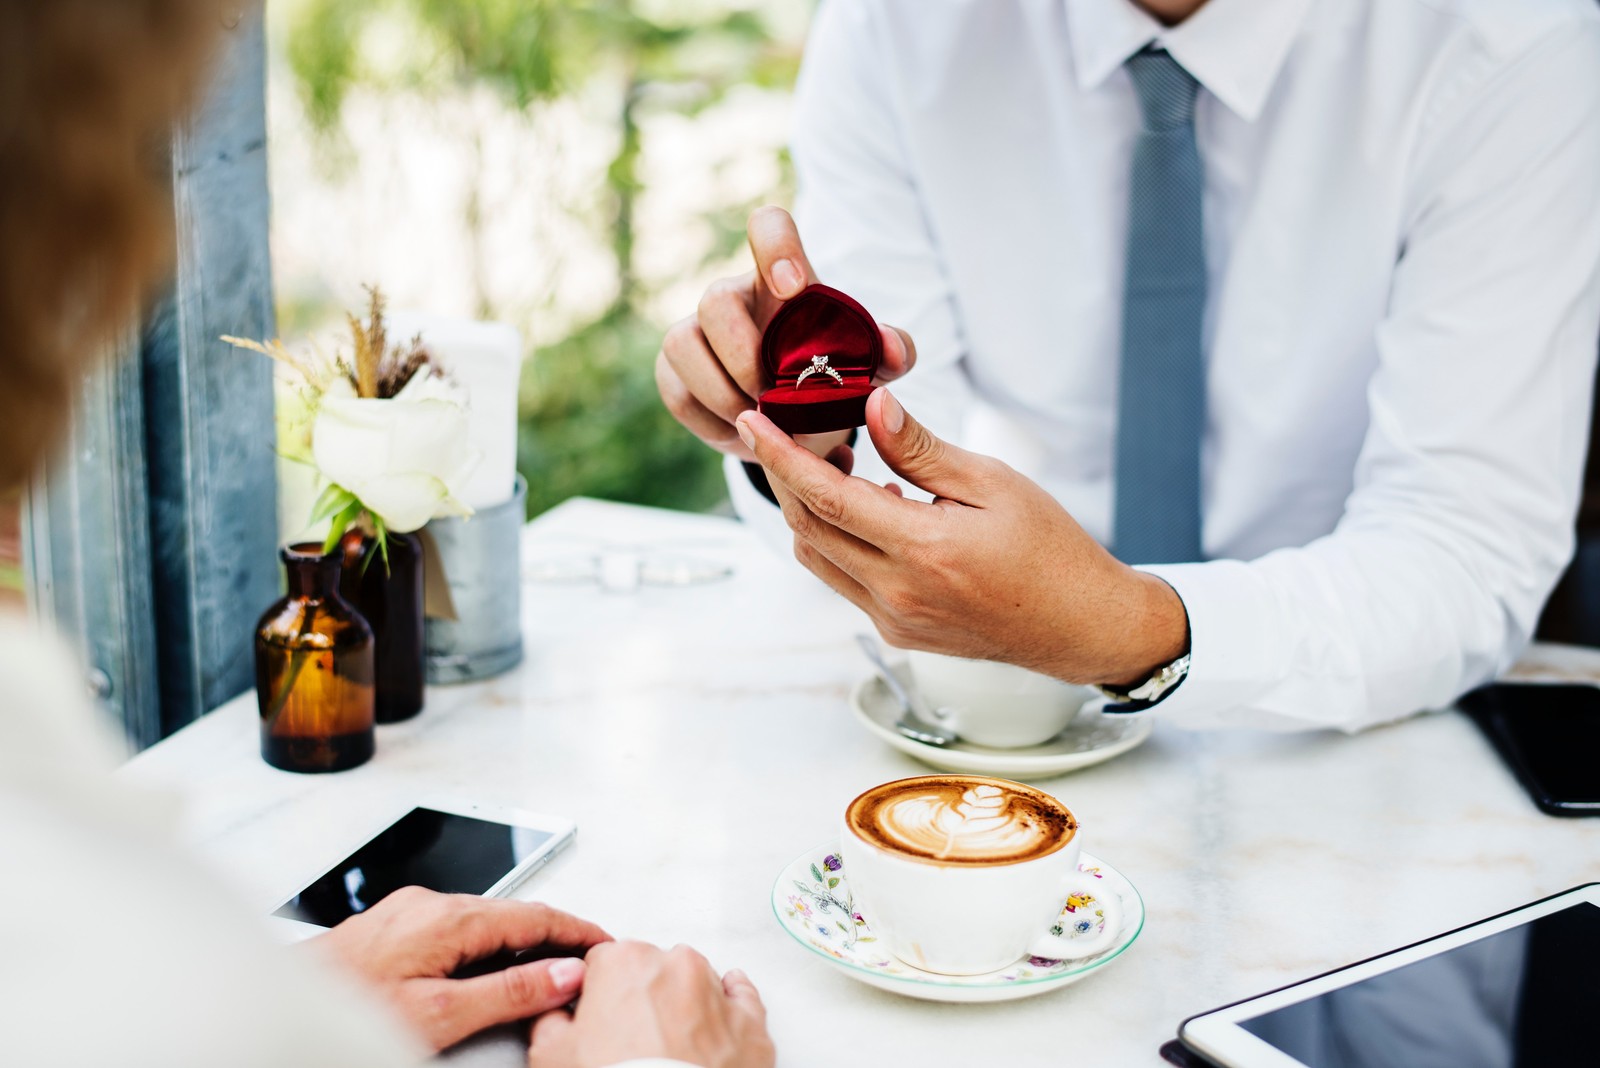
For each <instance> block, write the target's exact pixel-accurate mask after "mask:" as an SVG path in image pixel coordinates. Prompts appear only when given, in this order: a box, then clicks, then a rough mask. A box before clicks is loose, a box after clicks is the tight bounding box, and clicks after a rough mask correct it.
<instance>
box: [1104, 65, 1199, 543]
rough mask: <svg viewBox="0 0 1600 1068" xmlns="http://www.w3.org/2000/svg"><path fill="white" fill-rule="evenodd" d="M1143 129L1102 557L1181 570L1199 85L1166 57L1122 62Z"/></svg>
mask: <svg viewBox="0 0 1600 1068" xmlns="http://www.w3.org/2000/svg"><path fill="white" fill-rule="evenodd" d="M1128 73H1129V74H1131V75H1132V76H1133V84H1134V86H1135V87H1136V88H1137V89H1138V91H1139V105H1140V108H1141V109H1142V110H1143V113H1144V129H1143V131H1141V132H1140V134H1139V140H1138V143H1137V145H1136V146H1135V148H1134V153H1133V175H1132V180H1131V182H1130V183H1129V185H1130V193H1129V198H1128V260H1127V269H1126V276H1125V278H1126V286H1125V289H1124V293H1123V298H1122V384H1121V389H1120V392H1119V395H1118V401H1117V467H1116V490H1117V492H1116V513H1115V517H1114V519H1113V525H1112V547H1113V549H1114V550H1115V552H1116V554H1117V556H1118V557H1120V558H1121V559H1122V560H1124V561H1125V562H1127V563H1134V564H1157V563H1183V562H1187V561H1191V560H1199V559H1201V553H1200V438H1201V434H1202V433H1203V431H1204V429H1205V410H1206V393H1205V366H1204V362H1203V359H1202V356H1201V351H1200V324H1201V319H1202V316H1203V315H1204V314H1205V305H1206V261H1205V248H1204V246H1203V244H1202V230H1201V221H1200V193H1201V185H1202V174H1201V170H1200V152H1199V149H1198V148H1196V146H1195V137H1194V101H1195V94H1196V92H1197V91H1198V89H1199V84H1198V83H1197V82H1196V81H1195V80H1194V77H1193V76H1192V75H1190V74H1189V72H1188V71H1186V70H1184V69H1183V68H1182V67H1180V66H1179V65H1178V63H1177V61H1176V60H1174V59H1173V58H1172V57H1171V56H1169V55H1167V53H1166V52H1164V51H1155V50H1152V49H1146V50H1145V51H1143V52H1140V53H1139V54H1138V55H1136V56H1134V57H1133V58H1132V59H1130V60H1128Z"/></svg>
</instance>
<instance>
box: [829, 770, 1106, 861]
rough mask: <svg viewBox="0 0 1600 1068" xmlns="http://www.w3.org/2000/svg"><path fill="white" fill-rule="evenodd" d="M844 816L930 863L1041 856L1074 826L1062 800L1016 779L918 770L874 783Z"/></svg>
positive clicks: (883, 842)
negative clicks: (907, 776)
mask: <svg viewBox="0 0 1600 1068" xmlns="http://www.w3.org/2000/svg"><path fill="white" fill-rule="evenodd" d="M845 822H846V823H847V824H848V825H849V827H850V829H851V830H852V831H854V832H855V833H856V834H857V835H858V836H859V837H860V838H862V839H863V840H864V841H867V842H870V843H872V844H873V845H876V846H879V847H880V848H883V849H887V850H890V851H892V852H896V853H902V854H906V855H908V856H911V857H914V858H916V859H918V860H925V861H930V862H933V863H937V864H1016V863H1020V862H1021V861H1025V860H1033V859H1034V858H1036V857H1042V856H1047V855H1048V854H1050V853H1054V852H1055V851H1056V850H1058V849H1060V848H1061V847H1063V846H1065V845H1066V844H1067V843H1068V842H1070V841H1071V840H1072V836H1073V834H1074V833H1076V831H1077V823H1076V821H1075V820H1074V819H1073V818H1072V813H1071V812H1070V811H1068V810H1067V808H1066V806H1064V805H1062V804H1061V802H1059V801H1057V800H1056V799H1055V798H1053V797H1051V796H1050V795H1049V794H1046V793H1044V792H1043V791H1040V790H1034V789H1033V788H1031V787H1027V786H1022V785H1020V784H1018V783H1010V782H1005V781H1003V780H996V779H988V778H984V777H982V776H976V775H924V776H921V777H919V778H915V779H901V780H899V781H898V782H890V783H884V784H883V785H882V786H877V787H874V788H873V789H871V790H868V791H867V792H866V793H864V794H862V795H861V796H860V797H858V798H856V799H855V800H854V801H852V802H851V803H850V807H849V809H848V810H847V811H846V813H845Z"/></svg>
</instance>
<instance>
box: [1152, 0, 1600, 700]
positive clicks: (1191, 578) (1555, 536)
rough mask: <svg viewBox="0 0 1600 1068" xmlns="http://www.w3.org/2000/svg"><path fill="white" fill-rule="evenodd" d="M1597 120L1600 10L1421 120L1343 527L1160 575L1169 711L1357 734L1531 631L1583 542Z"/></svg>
mask: <svg viewBox="0 0 1600 1068" xmlns="http://www.w3.org/2000/svg"><path fill="white" fill-rule="evenodd" d="M1597 114H1600V34H1597V32H1596V27H1595V26H1594V25H1593V24H1585V25H1584V26H1582V27H1581V28H1580V29H1578V30H1576V31H1574V30H1572V29H1568V30H1565V31H1563V34H1562V36H1561V37H1560V39H1557V40H1548V41H1545V42H1543V43H1542V44H1541V45H1540V46H1539V47H1537V48H1536V49H1534V50H1533V51H1532V53H1531V54H1528V55H1526V56H1524V57H1523V58H1522V59H1521V60H1519V61H1518V62H1517V63H1516V64H1515V65H1514V66H1512V67H1510V68H1509V69H1507V70H1506V71H1504V72H1502V73H1501V74H1500V75H1499V76H1497V77H1495V78H1494V79H1492V80H1491V82H1490V83H1489V84H1488V85H1487V86H1486V87H1485V90H1484V91H1483V92H1481V93H1479V94H1477V95H1476V98H1475V99H1467V100H1460V101H1453V102H1451V107H1450V109H1449V115H1448V116H1444V117H1441V118H1440V120H1439V122H1438V123H1437V124H1436V125H1437V126H1438V130H1437V131H1436V132H1434V133H1431V134H1429V133H1424V134H1423V139H1422V141H1421V145H1422V151H1421V152H1420V153H1419V154H1418V155H1417V157H1416V158H1415V159H1414V160H1413V161H1411V163H1410V166H1412V167H1413V174H1414V175H1415V181H1414V182H1413V184H1412V188H1413V189H1415V190H1417V193H1416V194H1415V202H1414V203H1411V204H1408V205H1406V211H1407V216H1406V218H1407V224H1406V230H1405V232H1406V238H1405V241H1404V243H1403V247H1402V248H1401V249H1400V250H1399V251H1398V253H1397V256H1398V260H1397V263H1396V266H1395V269H1394V275H1393V281H1392V285H1391V290H1390V300H1389V309H1388V313H1387V315H1386V317H1385V318H1384V319H1383V320H1382V322H1381V323H1380V324H1379V326H1378V328H1377V337H1376V341H1377V351H1378V365H1377V369H1376V372H1375V373H1374V375H1373V378H1372V383H1371V386H1370V388H1369V393H1368V400H1369V405H1370V411H1371V424H1370V428H1369V430H1368V433H1367V437H1366V440H1365V441H1364V443H1363V446H1362V451H1361V454H1360V458H1359V460H1358V463H1357V467H1356V471H1355V487H1354V491H1353V492H1352V494H1351V496H1350V497H1349V499H1348V501H1347V502H1346V504H1345V510H1344V514H1343V517H1342V518H1341V520H1340V522H1339V525H1338V527H1337V528H1336V529H1335V530H1334V532H1333V533H1331V534H1329V535H1328V536H1326V537H1324V538H1321V539H1318V540H1317V541H1314V542H1312V543H1311V544H1309V545H1306V546H1304V547H1302V548H1293V549H1283V550H1280V551H1277V552H1273V553H1270V554H1268V555H1266V556H1264V557H1262V558H1260V559H1257V560H1254V561H1251V562H1249V563H1242V562H1236V561H1215V562H1209V563H1201V564H1181V565H1165V566H1151V567H1149V568H1147V569H1146V570H1148V571H1151V572H1153V573H1155V574H1157V575H1160V576H1161V577H1162V578H1164V579H1166V580H1167V581H1168V582H1169V583H1171V584H1172V586H1173V587H1174V588H1175V589H1176V590H1177V591H1178V593H1179V595H1180V596H1181V597H1182V598H1183V601H1184V604H1185V606H1186V607H1187V609H1188V612H1189V618H1190V624H1191V631H1192V635H1193V662H1192V667H1191V671H1190V675H1189V677H1188V678H1187V679H1186V680H1185V681H1184V683H1183V685H1182V686H1180V687H1179V688H1178V689H1177V690H1176V691H1174V693H1173V694H1172V696H1171V697H1170V698H1169V699H1168V700H1167V701H1165V702H1163V703H1162V704H1161V705H1160V706H1159V712H1160V713H1161V715H1162V716H1163V718H1166V719H1169V720H1171V721H1173V722H1175V723H1180V724H1193V725H1215V724H1238V725H1265V726H1291V727H1292V726H1299V727H1305V726H1322V727H1335V728H1340V729H1344V730H1352V731H1353V730H1356V729H1359V728H1361V727H1365V726H1369V725H1372V724H1376V723H1381V722H1384V721H1387V720H1392V719H1396V718H1399V717H1402V716H1405V715H1408V714H1410V713H1412V712H1415V711H1417V710H1419V709H1426V708H1437V707H1441V706H1444V705H1446V704H1447V703H1449V702H1450V701H1451V700H1453V699H1454V698H1455V697H1456V696H1458V695H1459V694H1460V693H1462V692H1463V691H1464V690H1466V689H1469V688H1470V687H1472V686H1474V685H1476V684H1478V683H1480V682H1482V681H1484V680H1486V679H1488V678H1490V677H1492V676H1493V675H1494V674H1496V673H1497V672H1498V671H1499V670H1501V669H1503V668H1504V667H1505V666H1506V665H1508V664H1509V662H1510V661H1511V660H1512V659H1513V658H1514V657H1515V656H1516V654H1517V653H1518V652H1519V651H1520V649H1521V648H1522V646H1523V645H1524V644H1525V643H1526V642H1527V640H1528V639H1529V637H1530V635H1531V633H1532V631H1533V628H1534V626H1535V624H1536V622H1537V618H1538V613H1539V610H1540V607H1541V605H1542V604H1543V602H1544V600H1545V598H1546V597H1547V596H1548V594H1549V592H1550V590H1551V588H1552V586H1553V585H1554V583H1555V581H1556V579H1557V577H1558V576H1559V574H1560V571H1561V569H1562V567H1563V566H1564V564H1565V563H1566V561H1567V559H1568V557H1569V556H1570V554H1571V551H1572V527H1573V519H1574V515H1575V513H1576V508H1577V500H1578V494H1579V486H1580V480H1581V475H1582V466H1583V460H1584V455H1585V448H1586V443H1587V439H1588V427H1589V414H1590V413H1589V402H1590V397H1591V394H1592V390H1593V385H1594V373H1595V352H1596V338H1597V336H1600V325H1597V324H1600V122H1597V121H1596V118H1595V116H1596V115H1597ZM1307 251H1308V254H1310V250H1307Z"/></svg>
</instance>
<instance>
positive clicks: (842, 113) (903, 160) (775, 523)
mask: <svg viewBox="0 0 1600 1068" xmlns="http://www.w3.org/2000/svg"><path fill="white" fill-rule="evenodd" d="M874 18H875V15H874V13H873V12H872V11H871V10H869V9H868V8H867V6H865V5H860V4H850V3H834V4H823V5H821V8H820V9H819V10H818V12H817V16H816V19H815V21H814V23H813V25H812V29H811V36H810V40H809V42H808V43H807V45H806V52H805V64H804V67H803V69H802V70H801V73H800V79H799V82H798V83H797V85H796V87H795V111H794V135H793V146H792V147H793V153H794V162H795V172H796V177H797V180H798V185H799V191H798V195H797V197H796V201H795V222H796V225H797V226H798V227H799V230H800V239H801V241H802V242H803V243H804V245H805V249H806V255H807V257H808V258H809V259H810V260H811V264H812V266H813V267H814V268H815V269H816V272H817V276H818V278H820V279H821V280H822V281H823V282H825V283H827V284H828V285H830V286H833V287H835V288H837V289H841V290H843V291H844V292H846V293H849V294H851V295H852V296H854V297H856V298H858V299H859V300H861V301H862V303H863V304H864V305H865V306H866V308H867V310H868V311H869V312H871V313H872V315H873V316H874V317H875V318H877V319H878V321H879V322H882V323H886V324H888V325H890V326H897V327H899V328H901V329H902V330H904V331H906V332H907V333H908V334H910V335H911V337H912V340H913V341H914V342H915V343H916V346H917V364H916V367H915V369H914V370H913V371H912V372H911V373H910V374H909V375H907V376H906V377H905V378H904V379H902V380H900V381H899V382H897V383H895V384H894V385H893V387H892V388H893V389H894V391H895V394H896V396H898V397H899V398H900V399H901V400H902V402H904V403H905V405H906V407H907V408H908V409H909V410H911V411H912V412H913V413H915V414H916V417H917V419H918V420H920V421H921V422H922V423H923V424H924V425H925V426H927V427H929V428H930V429H931V430H933V431H934V432H935V433H936V434H938V435H939V436H940V437H943V438H946V439H948V440H952V441H960V440H961V437H962V426H963V421H964V419H965V417H966V415H967V413H968V411H969V410H970V408H971V401H972V398H973V392H972V388H971V386H970V385H969V383H968V379H967V376H966V372H965V370H964V369H963V367H962V361H961V357H962V352H963V342H962V338H961V330H960V326H959V324H958V321H957V317H956V311H955V305H954V297H953V295H952V292H951V286H950V282H949V279H948V278H947V277H946V275H945V271H944V267H943V264H942V262H941V260H940V257H939V252H938V249H937V246H936V244H935V241H934V236H933V234H932V233H931V232H930V231H929V228H928V223H927V220H926V218H925V216H924V213H923V209H922V205H921V203H920V201H919V199H918V194H917V185H916V180H915V176H914V175H913V174H912V173H911V171H910V168H909V164H908V163H907V154H906V152H905V149H904V145H903V144H902V143H901V133H900V130H899V126H898V124H897V123H896V121H895V118H894V113H893V106H892V105H893V95H892V94H893V93H894V92H895V91H896V90H895V89H894V88H893V86H892V84H891V82H890V80H889V79H888V78H887V77H885V76H884V72H883V62H882V56H883V52H882V48H883V47H884V46H883V44H882V35H881V33H880V28H879V27H878V26H876V25H875V24H874ZM855 453H856V466H855V473H856V474H857V475H859V476H861V477H862V478H865V479H869V480H871V481H873V482H877V483H880V484H881V483H884V482H887V481H890V480H896V481H898V479H896V478H895V475H894V473H893V472H892V471H890V470H889V468H888V467H887V465H885V464H884V462H883V461H882V460H881V459H880V458H879V457H878V454H877V451H876V450H875V449H874V448H873V447H872V442H871V440H870V439H869V438H868V437H867V434H866V432H865V430H863V431H862V433H861V434H859V435H858V436H857V439H856V445H855ZM726 470H727V476H728V483H729V493H730V496H731V497H732V500H733V505H734V509H735V511H737V512H738V513H739V515H740V516H741V517H742V518H743V519H744V520H745V521H746V522H748V523H749V524H750V525H751V526H752V527H753V528H754V529H755V530H756V531H757V533H758V535H759V536H760V537H761V538H762V539H763V540H764V541H766V542H767V543H768V544H769V545H772V546H773V547H774V548H775V549H776V550H778V551H779V552H781V553H783V554H784V555H787V554H788V552H789V551H790V546H791V543H792V537H791V535H790V533H789V528H788V527H787V525H785V524H784V522H783V517H782V516H781V515H780V514H778V510H777V509H776V508H774V507H773V505H772V504H771V503H770V502H769V501H768V500H767V499H766V498H765V497H763V496H762V495H761V494H760V493H758V492H756V490H755V489H754V488H753V487H752V486H751V485H750V480H749V478H748V476H747V475H746V474H745V472H744V470H743V468H742V466H741V465H739V464H738V463H734V462H731V461H730V462H729V463H728V464H727V469H726ZM902 488H903V489H905V491H906V494H907V496H909V497H911V498H913V499H922V500H926V499H928V495H927V494H925V493H923V492H922V491H921V490H918V489H916V488H915V487H912V486H905V485H904V484H903V483H902Z"/></svg>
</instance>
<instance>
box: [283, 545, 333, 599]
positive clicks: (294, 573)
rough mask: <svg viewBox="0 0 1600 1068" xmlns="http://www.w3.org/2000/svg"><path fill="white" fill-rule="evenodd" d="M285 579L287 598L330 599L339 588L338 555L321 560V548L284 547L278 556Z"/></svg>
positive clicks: (329, 555) (312, 546) (308, 546)
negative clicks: (280, 559) (287, 590)
mask: <svg viewBox="0 0 1600 1068" xmlns="http://www.w3.org/2000/svg"><path fill="white" fill-rule="evenodd" d="M280 555H281V557H282V559H283V570H284V574H285V575H286V576H287V579H288V588H289V596H291V597H308V598H318V599H320V598H323V597H330V596H332V595H333V594H334V592H335V591H336V590H338V588H339V553H338V552H337V551H335V552H332V553H329V554H328V555H326V556H324V555H323V554H322V546H320V545H311V544H300V545H290V546H287V547H286V548H285V549H284V550H283V552H282V553H281V554H280Z"/></svg>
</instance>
